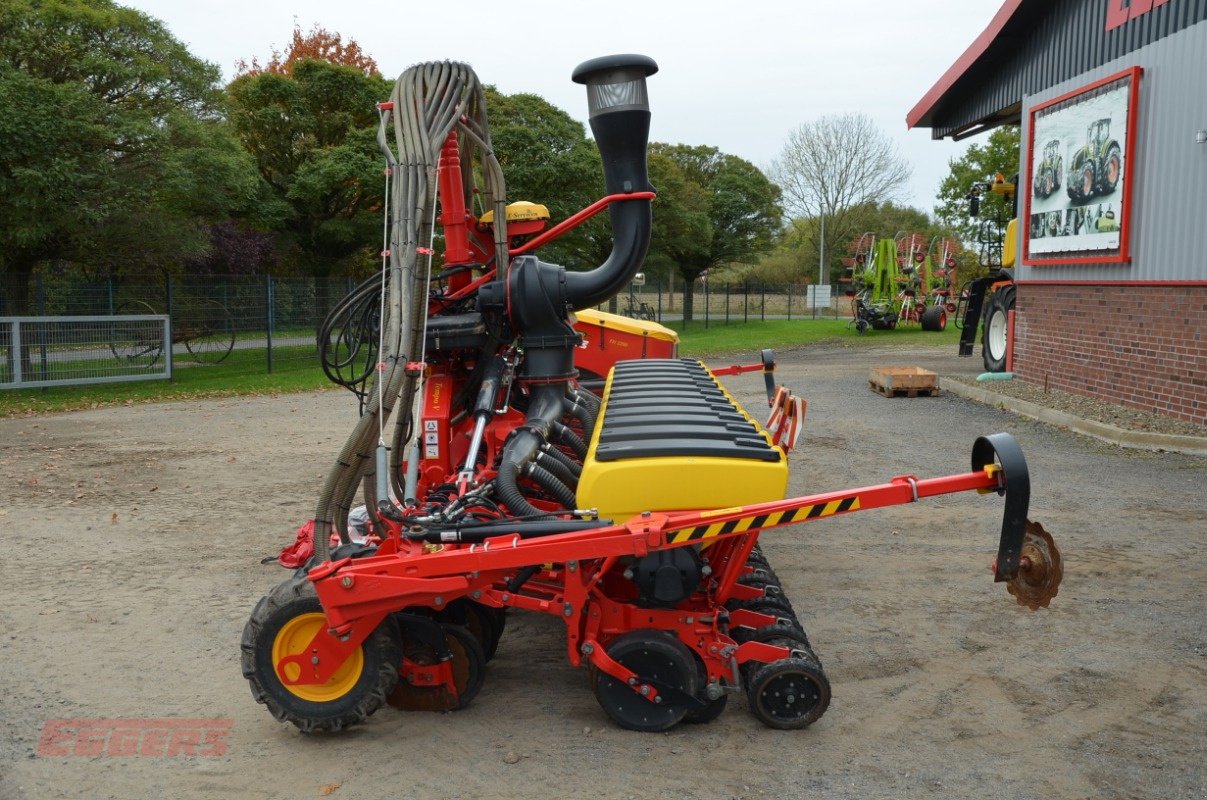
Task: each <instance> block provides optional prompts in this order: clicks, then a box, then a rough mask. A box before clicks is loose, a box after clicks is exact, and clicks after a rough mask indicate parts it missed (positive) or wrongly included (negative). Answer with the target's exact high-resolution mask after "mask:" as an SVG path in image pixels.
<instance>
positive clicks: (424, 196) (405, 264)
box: [314, 61, 507, 560]
mask: <svg viewBox="0 0 1207 800" xmlns="http://www.w3.org/2000/svg"><path fill="white" fill-rule="evenodd" d="M390 101H391V104H392V108H390V109H388V110H386V111H385V112H384V117H383V124H382V129H381V132H380V133H379V136H378V143H379V144H380V145H381V148H382V151H383V152H384V153H385V155H386V160H387V162H388V164H389V168H390V170H391V171H392V181H391V191H390V198H389V208H390V212H391V216H390V219H389V220H388V226H389V246H388V248H387V249H388V251H389V262H388V267H387V268H386V272H385V274H384V275H383V282H384V283H385V291H384V301H383V308H382V312H381V317H382V319H381V332H382V333H381V345H380V355H379V367H378V370H377V372H376V374H375V376H374V377H373V383H372V384H371V385H370V386H369V387H368V390H367V393H366V403H365V406H364V412H363V413H362V415H361V417H360V420H359V421H358V422H357V425H356V427H355V428H354V429H353V431H352V434H351V435H350V436H349V437H348V440H347V442H346V443H345V444H344V446H343V448H342V449H341V450H340V452H339V456H338V457H337V458H336V461H335V464H333V465H332V467H331V469H330V471H329V472H328V473H327V478H326V480H325V481H324V483H323V488H322V490H321V493H320V496H319V502H318V506H317V508H316V510H315V513H314V552H315V555H316V556H317V557H318V559H319V560H326V559H327V558H328V556H329V539H330V536H331V530H332V527H333V526H334V528H335V530H336V531H337V532H338V534H339V536H340V539H341V541H345V542H346V541H348V538H347V533H346V529H347V517H348V510H349V509H350V508H351V506H352V504H353V500H354V498H355V497H356V492H357V489H358V488H359V487H361V486H362V484H363V486H364V492H365V503H366V506H367V507H368V508H369V509H370V510H371V511H372V510H374V509H376V508H377V500H378V499H379V498H378V497H377V494H378V492H377V489H376V485H377V483H376V480H375V478H376V469H377V468H376V464H375V459H374V451H375V449H376V447H377V445H378V443H379V441H380V440H381V439H382V438H383V433H382V432H383V431H384V430H385V428H386V423H387V422H388V421H389V419H390V416H391V413H392V411H393V410H394V408H396V407H397V408H398V409H399V414H398V418H397V419H396V420H395V423H394V429H393V435H392V436H391V440H392V442H393V446H392V448H391V452H390V464H389V473H390V486H391V488H392V489H393V491H394V493H395V494H396V495H397V496H399V497H401V496H402V495H403V490H402V487H400V486H399V484H398V474H399V466H400V464H401V459H402V449H403V446H404V444H405V442H406V440H407V438H408V437H409V433H410V430H411V423H412V406H413V405H414V400H415V396H416V392H417V389H418V385H419V380H420V378H421V370H419V369H408V368H407V365H408V364H409V363H410V364H414V363H417V362H419V361H420V360H421V358H422V355H423V345H424V332H425V328H426V324H427V285H428V270H429V268H430V264H429V262H428V260H427V259H426V258H425V257H423V256H424V254H422V253H421V252H420V250H421V249H427V247H428V246H429V242H430V240H431V234H432V225H433V221H434V219H435V215H436V208H435V206H436V198H435V189H436V186H437V182H436V165H437V164H438V163H439V158H440V150H441V148H442V147H443V145H444V143H445V140H446V139H447V138H448V136H449V134H450V133H451V132H453V130H454V129H456V132H457V135H458V144H459V145H460V151H461V160H462V169H461V174H462V176H463V184H464V185H463V191H464V193H465V198H464V199H465V201H466V206H467V207H470V206H471V203H472V200H473V198H472V193H473V189H474V187H473V176H474V175H475V174H479V175H481V176H482V183H483V186H482V195H483V196H484V197H485V198H486V200H487V202H488V203H489V204H490V206H491V208H492V209H493V211H494V218H495V225H494V246H495V263H496V264H504V265H505V264H506V263H507V224H506V218H507V215H506V205H507V201H506V187H505V184H504V181H503V170H502V168H501V167H500V166H499V162H498V159H496V158H495V155H494V152H493V150H492V147H491V143H490V131H489V128H488V125H487V121H486V101H485V97H484V95H483V92H482V86H481V84H480V83H479V82H478V76H477V75H475V74H474V71H473V70H472V69H471V68H470V67H469V66H468V65H467V64H459V63H454V62H447V61H442V62H432V63H427V64H419V65H416V66H414V67H411V68H410V69H408V70H407V71H406V72H404V73H403V74H402V75H401V76H400V77H399V78H398V80H397V82H395V84H394V91H393V92H392V93H391V95H390ZM390 132H392V133H393V140H394V141H393V146H391V145H390V142H389V138H390V137H389V133H390ZM475 166H476V167H477V169H476V170H475V169H474V167H475Z"/></svg>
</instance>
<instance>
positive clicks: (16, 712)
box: [0, 348, 1207, 800]
mask: <svg viewBox="0 0 1207 800" xmlns="http://www.w3.org/2000/svg"><path fill="white" fill-rule="evenodd" d="M748 358H749V354H747V355H746V356H744V357H743V359H742V360H743V361H745V360H747V359H748ZM970 362H972V359H957V358H956V357H955V356H954V354H950V353H946V352H938V351H934V350H929V351H923V350H919V351H908V350H901V349H892V350H883V351H881V350H870V349H864V348H849V349H844V348H812V349H806V350H798V351H794V352H789V353H782V354H780V372H779V378H780V381H781V382H783V383H786V384H787V385H789V386H791V387H792V388H793V390H794V391H796V392H797V393H798V394H800V395H801V396H802V397H805V398H806V399H807V400H808V403H809V406H808V414H807V419H806V422H805V429H804V435H803V437H802V441H801V444H800V447H799V448H798V450H797V451H796V452H795V453H793V454H792V456H791V467H792V476H791V483H790V488H789V492H790V493H792V494H793V495H803V494H812V493H818V492H826V491H831V490H836V489H848V488H851V487H858V486H866V485H870V484H876V483H879V482H882V481H885V480H888V479H889V478H890V477H891V476H894V475H906V474H913V475H917V476H919V477H921V478H926V477H934V476H940V475H948V474H952V473H959V472H962V471H963V470H966V469H967V468H968V455H969V449H970V447H971V444H972V440H973V439H974V438H975V437H976V436H977V435H981V434H986V433H992V432H996V431H1008V432H1010V433H1012V434H1013V435H1014V436H1015V437H1016V438H1017V439H1018V441H1019V443H1020V445H1021V446H1022V449H1023V451H1024V453H1025V454H1026V458H1027V461H1028V464H1029V466H1030V471H1031V479H1032V481H1031V514H1030V516H1031V517H1032V518H1034V519H1036V520H1038V521H1040V522H1042V523H1043V524H1044V526H1045V528H1046V529H1047V530H1048V531H1050V532H1051V533H1052V534H1053V536H1055V538H1056V541H1057V542H1058V543H1059V544H1060V546H1061V547H1062V549H1063V553H1064V572H1065V581H1064V584H1063V585H1062V586H1061V589H1060V594H1059V596H1057V597H1056V598H1055V599H1054V600H1053V601H1052V604H1051V607H1050V608H1048V609H1045V610H1042V611H1039V612H1034V613H1033V612H1029V611H1027V610H1025V609H1022V608H1020V607H1019V606H1017V605H1016V604H1015V603H1014V602H1013V601H1012V599H1011V598H1010V596H1009V595H1008V594H1007V592H1006V590H1005V589H1004V588H1003V587H1002V586H1001V585H997V584H994V583H993V582H992V580H991V579H990V576H989V574H988V573H987V570H986V567H987V565H988V563H989V561H990V560H991V559H992V557H993V553H994V551H995V549H996V547H997V541H998V535H999V530H1000V525H1001V515H1002V501H1001V499H1000V498H999V497H997V496H996V495H995V494H989V495H984V496H982V495H978V494H976V493H972V492H967V493H961V494H957V495H950V496H945V497H938V498H934V499H930V500H924V501H922V502H919V503H911V504H906V505H902V506H895V507H892V508H887V509H878V510H868V511H866V513H865V512H862V511H861V512H859V513H855V514H848V515H842V516H838V517H835V518H831V519H827V520H821V521H818V522H816V523H810V524H807V525H806V524H802V525H794V526H791V527H788V528H783V529H778V530H775V531H769V532H768V533H767V534H766V535H765V536H764V537H763V549H764V551H765V553H766V554H767V556H768V558H769V559H770V560H771V562H772V564H773V565H774V567H775V569H776V572H777V573H778V575H779V579H780V581H781V584H782V586H783V589H784V591H785V593H786V595H787V596H788V597H790V598H791V599H792V602H793V604H794V605H795V606H796V608H797V610H798V611H799V613H800V615H801V617H802V619H803V621H804V623H805V625H806V626H807V628H808V630H809V633H810V637H811V638H812V639H813V641H814V643H815V645H816V647H817V650H818V654H819V655H820V657H821V658H822V660H823V661H824V663H825V665H826V669H827V672H828V674H829V676H830V680H831V682H832V684H833V690H834V699H833V702H832V703H831V706H830V709H829V711H828V712H827V714H826V715H825V716H824V717H823V718H822V719H821V720H819V721H818V722H817V723H815V724H814V725H813V726H811V727H810V728H809V729H807V730H804V731H797V732H783V731H775V730H771V729H768V728H765V727H763V726H762V725H761V724H759V723H758V722H757V721H756V720H755V719H754V718H753V717H752V716H751V715H750V714H748V713H746V710H747V709H746V706H747V702H746V700H745V697H744V696H742V695H735V696H734V697H733V698H732V699H731V701H730V704H729V710H728V711H726V713H724V714H723V715H722V716H721V717H720V718H719V719H717V720H716V721H714V722H712V723H711V724H708V725H694V726H691V725H684V726H680V727H678V728H676V729H674V730H672V731H670V732H668V733H667V734H657V735H648V734H639V733H633V732H630V731H625V730H621V729H618V728H616V727H615V726H613V725H611V724H610V723H609V722H608V720H607V718H606V716H605V715H604V713H603V711H602V710H601V709H600V708H599V707H598V705H597V704H596V702H595V700H594V699H593V698H592V693H591V691H590V689H589V688H588V687H587V680H586V677H585V675H584V672H583V671H582V670H578V669H574V668H572V667H571V666H570V665H569V664H568V663H567V659H566V655H565V636H564V632H563V630H562V629H561V624H560V622H559V621H558V619H556V618H554V617H552V616H547V615H537V614H530V613H514V614H512V615H509V622H508V628H507V632H506V633H505V634H504V636H503V639H502V642H501V645H500V647H499V652H498V655H497V657H496V658H495V660H494V661H492V662H491V663H490V665H489V666H488V667H487V671H486V686H485V687H484V689H483V691H482V692H481V693H480V694H479V695H478V697H477V698H476V699H475V700H474V701H473V703H471V704H470V705H469V707H468V708H466V709H465V710H463V711H460V712H457V713H453V714H443V715H436V714H424V713H420V712H413V713H403V712H399V711H396V710H394V709H392V708H385V709H382V710H381V711H379V712H378V713H377V714H375V715H374V716H373V717H372V719H370V720H369V721H368V722H367V723H366V724H364V725H360V726H357V727H356V728H353V729H351V730H348V731H345V732H343V733H341V734H339V735H332V736H305V735H302V734H300V733H299V732H298V731H297V730H295V729H294V728H293V727H292V726H289V725H282V724H280V723H278V722H277V721H275V720H274V719H273V718H272V717H271V715H270V714H268V713H267V712H266V710H265V709H264V708H263V707H262V706H260V705H257V704H256V702H255V701H254V699H253V697H252V695H251V692H250V691H249V687H248V684H247V681H246V680H244V679H243V677H242V676H241V675H240V667H239V640H240V633H241V631H242V629H243V626H244V623H245V621H246V620H247V618H248V614H249V613H250V611H251V609H252V607H253V606H254V605H255V603H256V601H257V599H258V598H259V597H260V596H261V595H263V594H264V593H265V592H266V591H267V590H268V589H269V588H270V587H272V586H273V585H274V584H276V583H278V582H280V581H281V580H283V579H284V578H285V577H286V574H287V573H286V572H285V571H284V570H281V569H279V568H277V567H275V566H271V565H267V566H266V565H261V564H260V562H259V559H260V557H261V556H263V555H266V554H269V553H273V552H275V551H277V550H278V549H279V548H280V547H281V546H282V545H283V544H284V543H286V542H287V541H290V540H292V537H293V531H294V529H295V528H296V527H297V526H298V525H299V524H300V523H301V522H302V521H304V520H305V519H306V518H307V517H308V516H309V515H310V514H311V513H312V512H313V509H314V499H315V495H316V493H317V490H318V486H319V483H320V482H321V480H322V478H323V476H324V475H325V473H326V471H327V468H328V466H329V464H330V463H331V459H332V457H333V456H334V455H335V454H336V453H337V452H338V450H339V447H340V445H341V444H342V443H343V441H344V439H345V437H346V436H347V434H348V431H349V430H350V428H351V427H352V426H353V425H354V424H355V422H356V403H355V401H354V400H353V399H352V397H351V396H350V395H348V394H346V393H340V392H330V391H328V392H315V393H307V394H298V395H289V396H283V397H276V398H274V397H253V398H234V399H227V400H217V401H214V400H210V401H186V402H177V403H163V404H148V405H139V406H130V407H119V408H105V409H95V410H89V411H81V412H77V413H71V414H58V415H48V416H43V417H36V418H20V419H4V420H0V478H3V479H4V481H5V486H6V496H5V502H4V504H3V507H0V524H4V525H5V535H6V539H5V543H6V545H7V547H6V554H5V559H4V562H3V567H0V575H2V576H3V580H0V620H2V621H3V625H4V633H5V641H4V670H3V671H2V672H0V676H2V677H0V798H2V800H43V798H87V799H88V800H98V799H100V798H122V799H123V800H125V799H126V798H133V799H134V800H138V799H139V798H144V799H146V800H150V799H151V798H156V800H158V798H164V797H172V798H212V797H229V798H238V799H239V800H243V799H247V800H253V799H254V800H258V799H259V798H264V799H265V800H267V799H268V798H279V797H299V798H301V797H322V796H330V797H333V798H335V799H336V800H339V798H380V797H400V798H408V799H410V798H419V799H420V800H427V798H432V799H433V800H437V799H439V800H451V799H452V798H464V799H465V800H469V799H470V798H474V800H478V799H479V798H515V797H518V796H525V797H586V796H590V797H592V798H601V799H603V800H611V799H612V798H617V800H628V799H629V798H632V799H633V800H637V798H662V797H674V798H676V800H697V799H698V800H714V799H719V800H729V799H730V798H789V799H794V798H813V797H826V798H852V800H854V799H856V798H858V800H890V799H892V800H896V798H901V797H923V796H925V797H933V798H952V799H953V800H956V799H959V800H963V799H964V798H969V797H978V796H982V795H985V794H986V793H987V792H989V793H992V795H993V796H994V797H995V798H1002V799H1003V800H1032V799H1033V798H1037V797H1053V798H1062V800H1063V798H1095V799H1096V800H1097V799H1098V798H1121V799H1122V798H1186V799H1187V800H1194V799H1196V798H1197V799H1199V800H1201V798H1203V797H1204V796H1205V792H1207V783H1205V780H1207V778H1205V775H1207V773H1205V771H1204V767H1203V765H1204V763H1207V738H1205V737H1204V735H1203V732H1204V730H1207V711H1205V709H1207V669H1205V663H1207V662H1205V661H1204V655H1205V654H1207V639H1205V635H1204V631H1207V624H1205V623H1207V615H1205V611H1204V603H1203V587H1204V586H1207V567H1205V566H1204V565H1207V538H1205V537H1204V535H1203V532H1204V531H1205V530H1207V508H1205V507H1204V504H1203V489H1202V487H1203V479H1204V475H1205V474H1207V459H1203V458H1192V457H1188V456H1183V455H1178V454H1172V453H1162V454H1157V453H1151V452H1137V451H1127V450H1123V449H1121V448H1118V447H1115V446H1112V445H1109V444H1105V443H1103V442H1100V441H1097V440H1093V439H1089V438H1086V437H1082V436H1078V435H1075V434H1071V433H1069V432H1067V431H1063V430H1060V429H1058V428H1054V427H1051V426H1047V425H1043V424H1040V423H1037V422H1033V421H1030V420H1025V419H1020V418H1018V417H1016V416H1014V415H1013V414H1010V413H1007V412H1005V411H1002V410H1000V409H998V408H995V407H993V406H987V405H982V404H980V403H976V402H972V401H968V400H965V399H963V398H960V397H956V396H953V395H951V394H949V393H947V392H944V393H942V394H941V395H940V396H938V397H918V398H891V399H890V398H886V397H882V396H880V395H878V394H875V393H873V392H871V391H869V389H868V384H867V378H868V371H869V368H870V367H874V366H895V365H897V366H906V365H916V366H921V367H924V368H927V369H932V370H935V371H936V372H938V373H939V374H941V375H944V376H947V375H953V374H963V375H969V374H972V373H973V371H974V369H975V368H976V367H977V366H979V365H977V364H972V363H970ZM712 363H714V364H716V365H718V366H720V365H724V364H727V363H733V362H732V361H728V360H726V359H714V360H713V362H712ZM725 382H726V385H727V386H729V387H730V389H731V391H732V392H733V393H734V394H735V396H736V397H738V398H739V400H740V401H741V402H742V403H743V404H744V405H745V407H746V408H747V409H749V410H750V411H751V413H754V414H760V413H761V409H762V408H763V407H764V404H765V397H764V396H763V395H762V381H761V379H760V378H759V376H757V375H745V376H735V377H733V378H729V379H726V381H725ZM197 718H208V719H212V720H213V721H214V722H215V723H218V724H223V725H225V726H226V728H225V730H227V731H228V735H227V736H226V738H225V739H224V740H223V741H224V745H225V747H224V750H223V751H222V752H220V753H219V752H213V753H205V752H199V753H177V754H175V755H165V754H164V753H162V752H160V751H162V750H163V749H164V748H163V746H162V742H160V743H159V744H158V745H156V743H155V741H153V740H150V739H144V740H143V745H144V747H145V748H149V749H150V752H147V753H145V754H143V755H133V754H129V753H126V754H123V752H124V751H121V750H120V748H118V752H114V745H113V741H112V740H109V749H107V750H106V749H104V748H103V747H102V748H101V749H99V750H97V749H90V748H89V747H87V746H85V745H88V744H89V742H84V741H78V742H76V741H74V740H73V741H72V742H69V745H70V744H74V745H76V746H75V747H74V748H73V747H72V746H68V745H63V746H59V745H58V744H56V745H55V747H54V748H50V749H49V750H47V749H46V748H43V749H42V752H41V754H39V739H40V737H41V736H42V735H43V732H44V730H46V728H45V726H46V724H47V723H48V722H53V720H56V719H58V720H75V721H76V722H75V724H76V725H77V727H79V726H81V725H85V726H86V725H87V724H89V723H90V722H91V723H92V724H99V723H101V722H103V721H106V720H109V721H114V720H116V721H123V720H125V721H131V722H137V721H138V720H148V719H149V720H152V721H154V720H161V721H162V720H165V719H166V720H181V719H183V720H188V719H197ZM56 741H57V740H56ZM103 744H104V742H102V745H103Z"/></svg>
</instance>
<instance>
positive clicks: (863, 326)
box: [855, 319, 868, 336]
mask: <svg viewBox="0 0 1207 800" xmlns="http://www.w3.org/2000/svg"><path fill="white" fill-rule="evenodd" d="M855 331H856V332H857V333H858V334H859V335H860V336H863V335H864V334H865V333H867V332H868V323H867V321H866V320H862V319H859V320H855Z"/></svg>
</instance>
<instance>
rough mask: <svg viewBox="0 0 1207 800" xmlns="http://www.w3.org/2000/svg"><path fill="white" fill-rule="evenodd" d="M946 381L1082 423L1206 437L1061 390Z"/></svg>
mask: <svg viewBox="0 0 1207 800" xmlns="http://www.w3.org/2000/svg"><path fill="white" fill-rule="evenodd" d="M945 378H947V379H954V380H959V381H960V382H961V383H967V384H969V385H971V386H976V387H978V388H980V389H984V390H985V391H989V392H993V393H995V394H1003V395H1008V396H1010V397H1016V398H1018V399H1019V400H1026V401H1027V402H1029V403H1035V404H1036V405H1039V406H1043V407H1045V408H1051V409H1055V410H1056V411H1063V412H1065V413H1066V414H1072V415H1073V416H1076V417H1081V418H1083V419H1091V420H1094V421H1095V422H1102V423H1106V424H1107V425H1114V426H1115V427H1118V428H1124V429H1125V430H1130V431H1145V432H1149V433H1167V434H1173V435H1176V436H1203V437H1207V426H1203V425H1197V424H1195V423H1193V422H1190V421H1188V420H1184V419H1175V418H1174V417H1168V416H1165V415H1164V414H1157V413H1154V412H1151V411H1140V410H1139V409H1135V408H1125V407H1124V406H1120V405H1115V404H1113V403H1107V402H1105V401H1102V400H1096V399H1094V398H1092V397H1085V396H1083V395H1079V394H1071V393H1069V392H1062V391H1060V390H1059V389H1049V390H1047V391H1045V390H1044V388H1043V387H1042V386H1036V385H1034V384H1030V383H1024V382H1023V381H1020V380H1010V381H981V382H977V381H976V380H975V379H972V376H968V375H960V376H954V377H952V376H945Z"/></svg>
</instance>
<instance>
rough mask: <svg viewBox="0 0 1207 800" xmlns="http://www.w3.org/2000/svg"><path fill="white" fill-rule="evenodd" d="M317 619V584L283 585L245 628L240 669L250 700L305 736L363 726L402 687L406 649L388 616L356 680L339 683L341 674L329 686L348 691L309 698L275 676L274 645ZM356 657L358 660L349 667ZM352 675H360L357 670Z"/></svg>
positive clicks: (363, 652) (295, 580)
mask: <svg viewBox="0 0 1207 800" xmlns="http://www.w3.org/2000/svg"><path fill="white" fill-rule="evenodd" d="M314 614H318V615H320V616H322V614H323V608H322V606H321V605H320V604H319V601H318V597H316V596H315V593H314V584H313V583H311V582H310V580H309V579H307V578H306V576H304V575H301V576H294V577H292V578H290V579H289V580H287V581H285V582H284V583H281V584H279V585H278V586H277V587H276V588H274V589H273V590H272V591H270V592H269V593H268V594H267V595H265V596H264V597H263V598H261V599H260V602H259V603H257V604H256V607H255V610H253V611H252V614H251V618H250V619H249V620H248V621H247V625H245V626H244V628H243V639H242V642H241V648H242V659H241V664H242V667H243V677H245V678H247V681H248V683H249V684H251V693H252V696H253V697H254V698H255V699H256V702H258V703H263V704H264V705H265V706H267V707H268V710H269V711H271V712H272V715H273V716H274V717H276V718H277V719H278V720H280V721H282V722H290V723H292V724H294V725H296V726H297V727H298V728H299V729H300V730H301V731H302V732H303V733H328V732H333V731H338V730H342V729H344V728H347V727H348V726H350V725H355V724H357V723H360V722H364V721H365V720H367V719H368V718H369V717H370V716H372V714H373V713H374V712H375V711H377V709H379V708H381V707H382V705H384V704H385V702H386V696H387V695H389V693H390V692H391V691H392V690H393V688H394V686H395V684H397V683H398V664H399V662H400V661H401V660H402V644H401V642H400V640H399V636H398V631H397V629H396V628H395V626H394V624H393V622H391V621H390V620H389V618H388V617H387V618H386V621H385V622H383V623H382V624H381V625H379V626H378V627H377V629H376V630H374V631H373V632H372V633H371V634H369V637H368V638H367V639H365V641H364V643H363V644H361V646H360V650H359V651H358V653H359V659H360V666H359V675H358V676H357V677H356V678H355V680H353V681H349V680H348V676H344V677H343V678H341V676H340V673H338V672H337V673H336V675H335V676H333V677H332V679H331V681H329V682H328V683H327V684H326V686H331V685H332V684H333V683H336V682H339V681H340V680H343V681H344V682H348V683H349V685H348V688H347V690H346V691H344V692H342V693H341V694H340V695H338V696H336V697H332V698H331V699H324V700H312V699H306V698H305V697H304V695H305V694H306V693H307V692H306V691H305V690H304V689H305V688H309V687H298V688H297V689H291V688H289V687H287V686H285V684H284V683H282V681H281V679H280V677H278V676H277V673H276V665H275V664H274V662H273V648H274V644H276V645H278V646H284V644H285V641H278V640H279V637H281V636H282V635H285V636H286V637H288V635H289V631H291V630H293V631H298V632H302V633H303V634H304V631H305V630H306V628H307V627H308V626H309V625H311V624H312V623H311V619H313V618H312V617H311V616H310V615H314ZM315 622H317V620H315ZM323 624H324V625H325V622H324V623H323ZM294 641H295V643H296V641H297V638H296V637H295V639H294ZM356 658H357V656H356V655H354V656H353V657H352V658H350V659H349V661H348V662H345V664H348V663H352V662H353V661H354V659H356ZM341 669H343V667H341ZM353 670H354V671H353V674H356V673H355V670H356V667H355V666H353ZM320 688H321V687H320ZM299 690H301V691H299Z"/></svg>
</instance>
